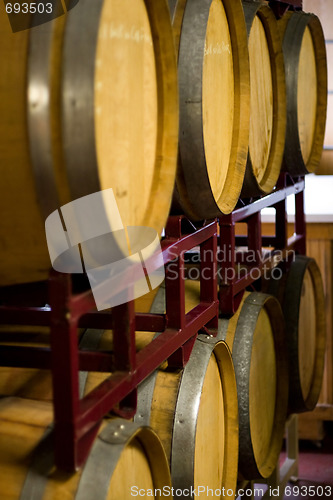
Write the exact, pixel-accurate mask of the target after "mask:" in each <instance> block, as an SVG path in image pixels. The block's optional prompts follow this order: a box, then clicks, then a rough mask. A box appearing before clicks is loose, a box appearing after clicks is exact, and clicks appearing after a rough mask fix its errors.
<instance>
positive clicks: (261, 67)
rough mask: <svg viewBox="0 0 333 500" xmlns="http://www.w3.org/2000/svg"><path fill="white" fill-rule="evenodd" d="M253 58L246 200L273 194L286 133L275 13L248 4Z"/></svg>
mask: <svg viewBox="0 0 333 500" xmlns="http://www.w3.org/2000/svg"><path fill="white" fill-rule="evenodd" d="M243 7H244V14H245V19H246V26H247V32H248V47H249V58H250V86H251V107H250V138H249V149H248V160H247V167H246V172H245V179H244V186H243V189H242V196H243V197H249V196H253V195H258V194H261V193H269V192H271V191H272V189H273V188H274V186H275V184H276V182H277V179H278V177H279V174H280V170H281V165H282V159H283V151H284V144H285V133H286V84H285V72H284V64H283V54H282V42H281V37H280V33H279V30H278V26H277V21H276V19H275V16H274V14H273V12H272V10H271V9H270V8H269V7H268V6H267V5H266V4H264V3H262V2H253V1H246V0H245V1H244V2H243Z"/></svg>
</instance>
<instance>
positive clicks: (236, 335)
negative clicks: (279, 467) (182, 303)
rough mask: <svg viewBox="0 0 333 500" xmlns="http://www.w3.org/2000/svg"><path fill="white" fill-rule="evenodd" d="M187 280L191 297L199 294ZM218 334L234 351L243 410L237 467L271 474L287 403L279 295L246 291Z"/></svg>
mask: <svg viewBox="0 0 333 500" xmlns="http://www.w3.org/2000/svg"><path fill="white" fill-rule="evenodd" d="M199 290H200V288H199V283H198V282H195V281H187V283H186V297H187V300H188V303H192V304H195V303H197V302H198V300H199V297H200V295H199V294H200V291H199ZM217 338H218V339H219V340H224V341H225V342H226V343H227V345H228V346H229V349H230V351H231V352H232V358H233V363H234V367H235V373H236V382H237V395H238V412H239V471H240V473H241V475H242V476H243V477H244V478H245V479H257V478H266V477H269V476H270V475H271V474H272V472H273V470H274V469H275V466H276V463H277V461H278V458H279V454H280V450H281V446H282V441H283V435H284V426H285V420H286V416H287V404H288V370H287V355H286V344H285V342H286V341H285V331H284V318H283V314H282V311H281V307H280V304H279V302H278V301H277V299H276V298H274V297H272V296H270V295H267V294H264V293H258V292H254V293H249V292H245V294H244V297H243V300H242V302H241V304H240V306H239V308H238V309H237V311H236V313H235V314H234V315H233V316H232V317H231V318H230V319H222V318H221V319H219V328H218V335H217Z"/></svg>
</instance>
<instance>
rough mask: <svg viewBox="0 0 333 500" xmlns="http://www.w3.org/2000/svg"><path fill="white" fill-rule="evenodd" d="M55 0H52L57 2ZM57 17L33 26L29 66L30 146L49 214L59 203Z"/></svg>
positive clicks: (41, 196)
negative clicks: (54, 105)
mask: <svg viewBox="0 0 333 500" xmlns="http://www.w3.org/2000/svg"><path fill="white" fill-rule="evenodd" d="M56 3H57V1H56V0H52V4H53V5H55V4H56ZM54 26H55V21H50V22H47V23H45V24H43V25H41V26H38V27H37V28H34V29H32V30H30V33H29V48H28V68H27V122H28V135H29V148H30V156H31V162H32V168H33V171H34V178H35V185H36V189H37V196H38V201H39V204H40V207H41V210H42V214H43V216H44V217H45V218H46V217H48V215H50V214H51V213H52V212H53V211H54V210H56V209H57V208H58V207H59V199H58V194H57V188H56V179H55V175H54V170H53V158H52V136H51V134H52V131H51V92H52V90H51V87H52V82H51V68H50V54H51V51H52V41H53V34H54Z"/></svg>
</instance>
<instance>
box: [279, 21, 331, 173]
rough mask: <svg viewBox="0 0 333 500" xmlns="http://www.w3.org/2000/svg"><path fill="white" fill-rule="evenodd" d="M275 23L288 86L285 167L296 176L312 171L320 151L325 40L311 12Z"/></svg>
mask: <svg viewBox="0 0 333 500" xmlns="http://www.w3.org/2000/svg"><path fill="white" fill-rule="evenodd" d="M278 24H279V28H280V31H281V34H282V37H283V56H284V63H285V68H286V86H287V134H286V144H285V151H284V169H285V170H287V171H288V172H289V173H290V174H291V175H293V176H298V175H304V174H307V173H309V172H315V170H316V168H317V167H318V164H319V161H320V157H321V153H322V150H323V144H324V135H325V124H326V108H327V62H326V48H325V39H324V35H323V30H322V27H321V24H320V21H319V19H318V17H317V16H315V15H314V14H305V13H304V12H293V13H291V12H289V13H287V14H285V16H284V17H283V18H282V19H281V20H280V21H279V22H278Z"/></svg>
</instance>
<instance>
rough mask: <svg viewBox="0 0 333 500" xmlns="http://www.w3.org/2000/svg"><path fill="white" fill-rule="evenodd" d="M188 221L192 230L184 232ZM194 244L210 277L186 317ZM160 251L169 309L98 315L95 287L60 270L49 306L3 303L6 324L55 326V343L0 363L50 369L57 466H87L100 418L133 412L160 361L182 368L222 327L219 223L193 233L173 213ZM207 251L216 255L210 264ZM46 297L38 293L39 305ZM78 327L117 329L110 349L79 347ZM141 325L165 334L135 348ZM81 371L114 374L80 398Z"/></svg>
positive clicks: (4, 352) (13, 352) (4, 351)
mask: <svg viewBox="0 0 333 500" xmlns="http://www.w3.org/2000/svg"><path fill="white" fill-rule="evenodd" d="M186 225H187V226H188V227H187V230H188V229H189V228H190V230H191V232H192V234H189V233H188V232H187V233H185V234H184V232H183V227H184V226H186ZM193 231H194V232H193ZM196 246H199V247H200V249H201V253H202V261H203V263H204V264H205V267H206V273H205V277H206V279H205V280H203V279H202V280H201V286H200V290H201V291H200V303H199V304H198V305H197V306H196V307H195V308H194V309H192V310H191V311H190V312H188V313H187V314H185V288H184V282H185V281H184V253H185V252H186V251H188V250H190V249H191V248H193V247H196ZM162 253H163V259H164V263H165V271H166V273H165V274H166V277H165V282H166V314H160V315H156V314H155V315H152V314H139V313H135V311H134V302H128V303H126V304H123V305H120V306H117V307H115V308H113V310H112V312H111V311H110V310H108V311H102V312H96V308H95V302H94V299H93V296H92V293H91V291H85V292H83V293H79V294H74V293H73V291H72V279H71V276H70V275H64V274H61V273H55V272H53V273H51V276H50V279H49V295H48V297H45V298H44V299H45V301H46V300H47V301H48V303H49V304H50V308H45V307H25V306H22V305H19V306H15V305H8V304H7V305H2V306H1V307H0V323H1V324H22V325H40V326H50V332H51V348H37V347H21V346H1V349H0V365H3V366H21V367H34V368H44V369H45V368H49V369H50V368H51V369H52V379H53V397H54V416H55V460H56V464H57V466H58V467H59V468H62V469H65V470H75V469H76V468H78V467H80V466H81V465H82V464H83V463H84V461H85V459H86V458H87V455H88V452H89V450H90V447H91V444H92V442H93V440H94V438H95V436H96V434H97V431H98V427H99V425H100V423H101V420H102V419H103V417H104V416H105V415H106V414H107V413H108V412H110V411H111V410H112V409H113V410H114V411H116V412H117V413H118V414H120V415H121V416H124V417H127V418H130V417H132V416H133V414H134V413H135V411H136V388H137V386H138V384H139V383H140V382H141V381H142V380H143V379H144V378H146V377H147V376H148V375H149V374H150V373H152V372H153V371H154V370H156V368H158V366H159V365H160V364H161V363H162V362H163V361H165V360H166V359H168V360H169V365H171V366H180V367H182V366H184V364H185V363H186V362H187V361H188V359H189V356H190V353H191V350H192V346H193V344H194V341H195V338H196V336H197V334H198V332H199V331H200V330H204V331H207V329H209V334H216V332H217V320H218V300H217V269H216V254H217V223H216V222H211V223H209V224H208V225H206V226H204V227H202V228H200V229H198V230H195V228H194V227H193V226H192V225H191V224H188V223H187V220H186V219H185V218H184V217H176V218H174V217H171V218H170V219H169V221H168V225H167V228H166V238H165V239H164V240H163V242H162ZM206 255H209V256H212V255H213V256H215V258H210V259H209V261H206V259H205V256H206ZM175 259H176V261H175ZM171 265H172V266H173V269H172V272H170V266H171ZM175 265H176V270H175V269H174V266H175ZM157 267H158V265H157ZM207 270H209V271H208V274H207ZM175 271H176V278H175ZM207 278H208V279H207ZM16 290H17V289H16ZM24 294H27V295H29V288H27V287H24V292H23V295H24ZM42 300H43V298H42V297H39V302H41V301H42ZM79 327H85V328H92V327H93V328H99V329H112V330H113V352H112V353H110V352H84V351H79V347H78V328H79ZM136 330H142V331H153V332H163V333H161V335H160V336H159V337H158V338H156V339H155V340H153V341H152V342H151V343H150V344H149V345H148V346H146V347H145V348H144V349H142V350H141V351H140V352H139V353H136V346H135V331H136ZM79 370H87V371H90V370H91V371H104V372H108V373H112V374H111V375H110V377H109V378H108V379H107V380H106V381H105V382H103V383H101V384H100V385H99V386H98V387H97V388H96V389H95V390H93V391H91V392H90V393H89V394H88V395H87V396H85V397H84V398H83V399H80V398H79Z"/></svg>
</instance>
